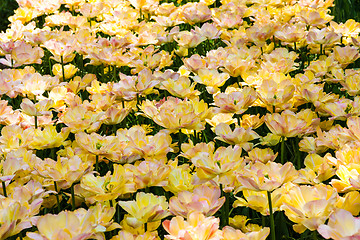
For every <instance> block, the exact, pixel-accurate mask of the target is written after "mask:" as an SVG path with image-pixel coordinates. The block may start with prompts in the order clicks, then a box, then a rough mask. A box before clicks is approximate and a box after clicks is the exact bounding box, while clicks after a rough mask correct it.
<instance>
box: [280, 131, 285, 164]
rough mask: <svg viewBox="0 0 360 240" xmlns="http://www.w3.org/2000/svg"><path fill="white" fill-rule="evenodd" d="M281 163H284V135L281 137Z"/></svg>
mask: <svg viewBox="0 0 360 240" xmlns="http://www.w3.org/2000/svg"><path fill="white" fill-rule="evenodd" d="M280 151H281V155H280V156H281V164H285V137H282V138H281V149H280Z"/></svg>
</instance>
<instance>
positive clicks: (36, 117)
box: [34, 115, 38, 129]
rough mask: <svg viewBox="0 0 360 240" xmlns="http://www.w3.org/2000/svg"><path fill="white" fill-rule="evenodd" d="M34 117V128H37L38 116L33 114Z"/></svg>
mask: <svg viewBox="0 0 360 240" xmlns="http://www.w3.org/2000/svg"><path fill="white" fill-rule="evenodd" d="M34 117H35V120H34V121H35V129H36V128H38V116H36V115H35V116H34Z"/></svg>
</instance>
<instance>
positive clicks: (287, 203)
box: [281, 184, 338, 233]
mask: <svg viewBox="0 0 360 240" xmlns="http://www.w3.org/2000/svg"><path fill="white" fill-rule="evenodd" d="M287 191H288V194H286V196H285V199H284V203H283V205H282V206H281V210H284V211H285V215H286V216H287V217H288V218H289V219H290V220H291V221H292V222H294V223H295V225H293V228H294V230H295V232H298V233H302V232H304V231H305V230H306V229H309V230H310V231H314V230H316V229H317V228H318V227H319V226H320V225H321V224H324V223H325V221H326V219H327V218H328V217H329V216H330V214H331V213H332V211H333V210H334V208H335V206H334V204H335V202H336V201H337V198H338V194H337V192H336V190H335V189H334V188H332V187H330V186H328V185H324V184H318V185H315V186H305V185H303V186H297V185H294V186H293V187H291V188H290V189H288V190H287Z"/></svg>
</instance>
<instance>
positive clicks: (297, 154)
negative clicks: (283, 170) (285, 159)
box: [292, 138, 301, 169]
mask: <svg viewBox="0 0 360 240" xmlns="http://www.w3.org/2000/svg"><path fill="white" fill-rule="evenodd" d="M292 145H293V151H294V153H295V160H296V165H297V168H298V169H300V168H301V161H300V153H299V148H298V146H299V145H298V142H297V138H294V139H293V142H292Z"/></svg>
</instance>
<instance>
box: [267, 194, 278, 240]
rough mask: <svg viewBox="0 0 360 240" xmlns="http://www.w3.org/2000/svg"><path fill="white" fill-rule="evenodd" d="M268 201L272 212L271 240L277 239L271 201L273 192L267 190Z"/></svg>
mask: <svg viewBox="0 0 360 240" xmlns="http://www.w3.org/2000/svg"><path fill="white" fill-rule="evenodd" d="M267 197H268V203H269V212H270V236H271V238H270V239H271V240H276V237H275V222H274V215H273V209H272V203H271V192H270V191H267Z"/></svg>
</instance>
